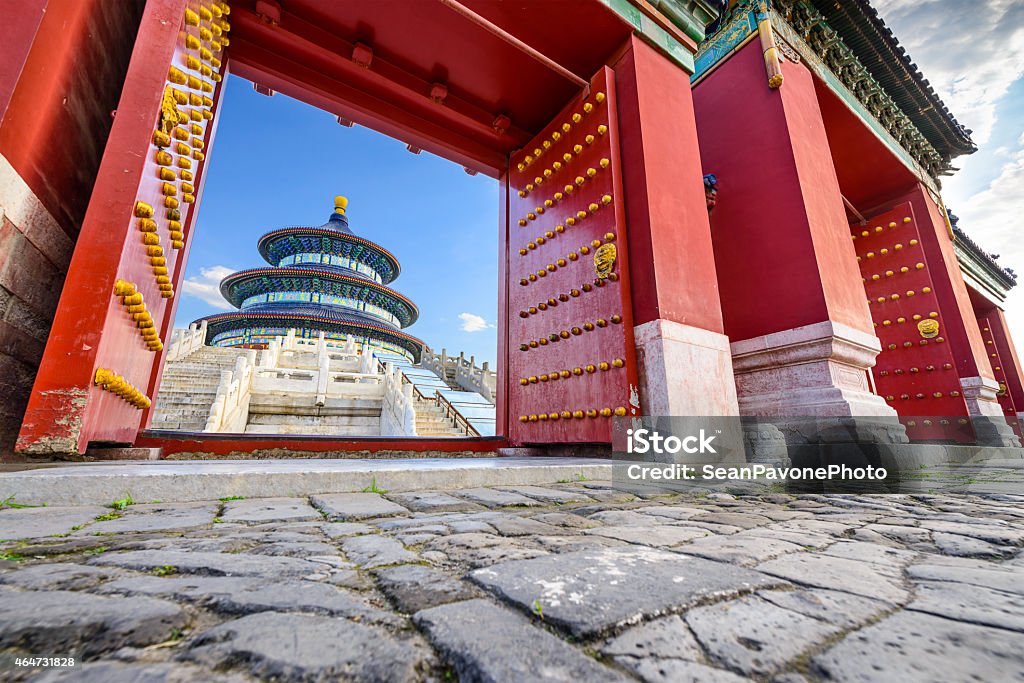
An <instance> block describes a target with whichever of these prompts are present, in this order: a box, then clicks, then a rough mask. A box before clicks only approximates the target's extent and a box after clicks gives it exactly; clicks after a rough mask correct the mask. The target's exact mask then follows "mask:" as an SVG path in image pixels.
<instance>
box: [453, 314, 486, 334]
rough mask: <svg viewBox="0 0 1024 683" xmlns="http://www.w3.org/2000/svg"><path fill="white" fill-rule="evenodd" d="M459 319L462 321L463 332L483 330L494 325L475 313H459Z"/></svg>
mask: <svg viewBox="0 0 1024 683" xmlns="http://www.w3.org/2000/svg"><path fill="white" fill-rule="evenodd" d="M459 320H461V321H462V331H463V332H483V331H484V330H486V329H488V328H490V327H494V325H493V324H491V323H489V322H487V320H485V319H484V318H482V317H481V316H479V315H477V314H476V313H459Z"/></svg>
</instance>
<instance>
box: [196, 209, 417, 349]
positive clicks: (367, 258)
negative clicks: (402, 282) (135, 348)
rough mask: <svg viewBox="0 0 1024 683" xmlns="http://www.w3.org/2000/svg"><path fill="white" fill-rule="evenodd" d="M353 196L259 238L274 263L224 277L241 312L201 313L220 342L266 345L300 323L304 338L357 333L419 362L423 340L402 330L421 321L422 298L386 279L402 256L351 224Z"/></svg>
mask: <svg viewBox="0 0 1024 683" xmlns="http://www.w3.org/2000/svg"><path fill="white" fill-rule="evenodd" d="M347 207H348V200H347V199H346V198H345V197H335V198H334V212H333V213H332V214H331V217H330V218H329V219H328V220H327V222H326V223H324V224H323V225H321V226H318V227H315V228H314V227H290V228H280V229H278V230H272V231H270V232H268V233H266V234H265V235H263V236H262V237H261V238H260V240H259V243H258V246H259V250H260V255H262V256H263V258H264V259H266V261H267V263H269V264H270V265H271V267H270V268H253V269H250V270H242V271H239V272H237V273H234V274H232V275H229V276H227V277H226V278H224V279H223V280H222V281H221V283H220V292H221V294H222V295H223V296H224V298H225V299H227V300H228V302H230V303H231V305H233V306H235V307H236V308H238V309H239V310H237V311H233V312H230V313H222V314H219V315H211V316H208V317H206V318H200V319H199V320H197V321H195V322H197V323H199V322H202V321H203V320H205V321H206V323H207V338H206V343H207V344H211V345H213V346H229V347H239V346H241V347H248V348H262V347H265V346H266V345H267V344H268V343H269V342H270V340H271V339H273V338H274V337H278V336H283V335H286V334H287V333H288V330H290V329H294V330H295V334H296V335H297V336H300V337H307V338H310V337H311V338H316V337H318V336H319V333H320V332H324V336H325V338H326V339H328V340H331V341H346V340H348V339H353V340H354V341H355V342H356V343H357V344H362V343H363V342H366V343H368V344H369V345H370V346H373V347H376V348H380V349H384V350H386V351H391V352H394V353H397V354H400V355H402V356H405V357H406V358H409V359H410V360H411V361H413V362H418V361H419V359H420V354H421V352H422V350H423V342H421V341H420V340H419V339H417V338H415V337H413V336H411V335H409V334H406V333H405V332H402V329H403V328H406V327H408V326H410V325H412V324H413V323H414V322H416V318H417V317H419V309H417V308H416V304H414V303H413V302H412V301H410V300H409V299H407V298H406V297H404V296H402V295H401V294H399V293H398V292H396V291H395V290H393V289H391V288H390V287H388V286H387V285H388V284H390V283H391V282H393V281H394V280H395V278H397V277H398V274H399V272H400V271H401V268H400V266H399V263H398V259H396V258H395V257H394V255H393V254H392V253H391V252H389V251H388V250H387V249H384V248H383V247H381V246H380V245H378V244H375V243H374V242H371V241H370V240H367V239H364V238H362V237H357V236H356V235H355V233H353V232H352V230H351V229H350V228H349V227H348V217H347V216H346V215H345V211H346V209H347Z"/></svg>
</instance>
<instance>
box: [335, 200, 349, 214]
mask: <svg viewBox="0 0 1024 683" xmlns="http://www.w3.org/2000/svg"><path fill="white" fill-rule="evenodd" d="M347 208H348V197H343V196H341V195H338V196H337V197H335V198H334V213H340V214H341V215H342V216H344V215H345V210H346V209H347Z"/></svg>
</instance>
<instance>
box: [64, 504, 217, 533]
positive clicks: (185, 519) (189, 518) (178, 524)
mask: <svg viewBox="0 0 1024 683" xmlns="http://www.w3.org/2000/svg"><path fill="white" fill-rule="evenodd" d="M219 507H220V506H219V505H218V504H217V503H147V504H142V505H129V506H128V507H127V508H125V510H124V512H123V513H122V515H121V516H120V517H118V518H116V519H111V520H105V521H96V522H93V523H92V524H90V525H89V526H87V527H85V528H84V529H81V530H79V531H77V532H75V533H76V535H86V534H98V533H104V534H123V533H136V532H144V531H181V530H185V529H198V528H201V527H206V526H209V525H210V524H212V523H213V518H214V517H216V516H217V509H218V508H219Z"/></svg>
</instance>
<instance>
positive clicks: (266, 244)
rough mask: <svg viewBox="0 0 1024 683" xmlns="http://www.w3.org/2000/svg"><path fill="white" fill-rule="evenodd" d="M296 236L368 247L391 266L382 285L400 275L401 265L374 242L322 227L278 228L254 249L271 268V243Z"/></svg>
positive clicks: (388, 252) (265, 236)
mask: <svg viewBox="0 0 1024 683" xmlns="http://www.w3.org/2000/svg"><path fill="white" fill-rule="evenodd" d="M297 235H313V236H317V237H328V238H330V239H336V240H338V241H339V242H352V243H355V244H360V245H362V246H364V247H368V248H369V249H371V250H374V251H376V252H377V253H378V254H380V255H381V256H382V257H383V258H384V259H385V260H386V261H388V262H389V263H390V265H391V273H390V274H389V276H388V277H387V278H385V279H384V284H388V283H391V282H394V281H395V280H396V279H398V276H399V275H401V273H402V264H401V263H399V261H398V258H397V257H396V256H395V255H394V254H392V253H391V252H390V251H388V250H387V249H385V248H384V247H382V246H380V245H379V244H377V243H376V242H373V241H371V240H368V239H365V238H362V237H359V236H358V235H354V234H352V233H350V232H341V231H339V230H334V229H330V228H326V227H323V226H317V227H302V226H291V227H287V228H278V229H277V230H271V231H270V232H268V233H265V234H264V235H263V236H262V237H260V239H259V241H258V242H257V243H256V248H257V249H258V250H259V252H260V256H262V257H263V260H265V261H266V262H267V263H269V264H270V265H272V266H276V265H277V264H276V263H275V259H274V257H273V256H272V255H271V254H270V247H271V245H272V244H273V242H274V241H275V240H278V239H283V238H285V237H289V236H297Z"/></svg>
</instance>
